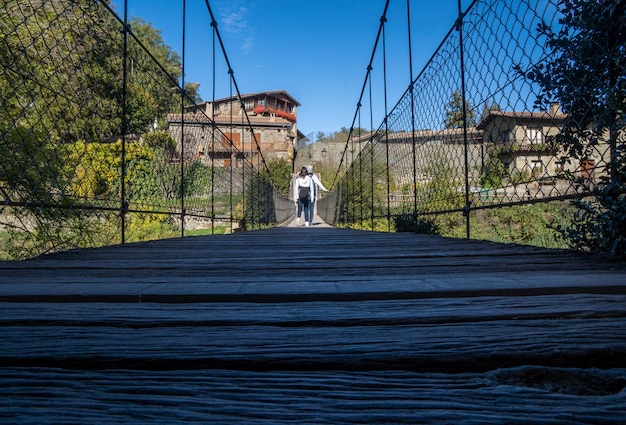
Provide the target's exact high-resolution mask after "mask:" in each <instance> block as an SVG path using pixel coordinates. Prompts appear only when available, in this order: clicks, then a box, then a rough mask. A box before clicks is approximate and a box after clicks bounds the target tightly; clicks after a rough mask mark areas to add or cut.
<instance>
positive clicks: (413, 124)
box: [318, 0, 624, 237]
mask: <svg viewBox="0 0 626 425" xmlns="http://www.w3.org/2000/svg"><path fill="white" fill-rule="evenodd" d="M566 3H567V4H566ZM569 3H571V2H563V1H557V0H548V1H541V2H536V1H525V0H519V1H514V2H511V1H502V0H476V1H474V2H472V4H471V5H470V6H469V7H468V8H467V10H466V11H465V12H462V11H461V7H460V2H459V18H458V20H457V22H455V23H454V25H453V26H452V28H451V29H450V31H449V32H448V34H447V36H446V37H445V38H444V40H443V41H442V43H441V44H440V46H439V48H438V49H437V51H436V52H435V53H434V54H433V56H432V57H431V58H430V60H429V61H428V63H427V64H426V65H425V66H424V68H423V69H422V70H421V72H420V73H419V75H417V77H415V78H414V79H412V81H411V84H410V85H409V87H408V88H407V90H406V92H405V93H404V94H403V96H402V97H401V98H400V99H399V101H398V102H397V103H396V104H395V107H393V109H392V110H391V111H390V112H389V113H387V114H386V116H385V118H384V120H383V122H382V123H380V125H379V127H378V128H377V129H375V130H373V131H371V132H367V133H362V132H361V130H360V128H361V125H360V121H359V122H358V125H357V119H358V120H360V116H361V114H363V115H365V114H367V113H368V111H367V108H368V107H369V108H370V111H371V108H372V107H373V105H372V102H371V96H369V100H368V96H367V90H365V87H367V84H368V82H370V81H371V79H372V71H371V66H370V67H368V72H367V75H366V78H365V80H366V84H364V91H363V93H362V96H361V99H360V100H359V103H358V106H357V113H356V114H355V120H354V121H353V126H352V128H351V132H350V134H349V136H348V140H347V141H346V145H345V146H346V147H345V149H344V153H343V157H342V160H341V166H340V167H339V169H338V170H337V174H336V176H335V179H334V185H333V193H331V194H330V195H329V196H327V197H326V198H325V199H322V200H320V202H319V205H318V214H319V215H320V216H321V217H323V218H324V219H325V220H326V221H328V222H330V223H335V224H339V225H344V226H352V227H357V228H364V229H376V230H394V229H395V230H400V228H402V227H404V228H406V227H408V228H409V229H414V230H415V229H417V227H419V225H420V223H421V224H424V223H426V224H428V222H429V221H430V220H431V219H432V220H434V219H435V217H456V218H454V219H448V220H456V221H457V222H462V223H458V224H462V225H464V226H465V227H466V234H467V237H470V230H471V229H470V214H474V213H475V212H476V211H479V210H485V209H494V208H500V207H504V206H516V205H525V204H538V203H547V202H550V201H561V200H569V199H580V198H581V197H584V196H586V195H591V194H592V193H593V191H594V190H596V189H597V188H598V187H600V186H601V184H602V183H606V182H607V181H608V180H607V179H608V178H609V174H610V170H611V169H614V168H615V167H616V166H617V165H616V163H615V161H613V162H612V161H611V152H612V151H613V152H614V153H615V143H613V149H611V144H612V143H611V140H613V141H615V140H617V145H622V148H623V144H624V136H623V135H624V123H623V120H622V121H621V126H620V124H619V116H618V121H617V122H618V124H617V125H616V127H617V129H615V134H617V135H619V137H613V138H611V137H608V136H607V135H606V133H608V131H605V135H604V136H603V135H602V129H601V128H600V130H599V131H598V132H596V133H594V132H589V136H588V139H587V140H579V141H580V142H581V144H583V145H584V146H583V148H581V149H579V152H578V153H575V152H573V151H572V150H571V149H569V148H568V147H567V146H566V145H565V144H564V138H563V134H562V129H563V128H564V127H567V126H569V127H570V128H571V127H572V124H571V120H572V118H573V116H572V114H570V112H571V105H572V104H571V102H570V103H567V102H566V103H565V105H563V104H562V102H564V99H562V98H560V97H559V96H554V97H552V98H548V97H547V96H546V87H545V85H543V86H542V85H541V84H539V81H538V78H537V76H536V75H537V70H541V69H545V66H546V65H545V64H546V62H547V61H550V60H552V59H554V48H555V45H554V44H552V45H550V44H549V42H548V41H547V38H546V28H550V29H551V30H552V31H555V32H557V33H558V31H560V30H562V28H563V27H562V22H563V21H562V19H563V17H564V14H563V10H564V8H566V7H571V5H569ZM578 3H584V2H578ZM592 3H594V2H592ZM601 3H602V2H601ZM605 3H611V2H605ZM408 6H409V2H407V13H409V8H408ZM609 6H610V5H609ZM615 7H617V5H616V4H614V8H613V9H615ZM385 10H386V9H385ZM569 13H570V14H571V13H572V12H571V10H570V11H569ZM409 22H410V20H409ZM385 25H389V23H387V20H386V17H385V15H384V14H383V17H382V18H381V28H382V31H383V34H384V26H385ZM395 25H399V23H397V22H396V23H395ZM575 31H577V29H572V30H571V32H575ZM578 31H580V29H578ZM409 34H410V24H409ZM409 40H410V39H409ZM381 46H382V48H381ZM598 48H600V46H598ZM587 53H588V54H592V52H587ZM607 54H608V55H609V56H611V55H612V59H611V60H613V61H614V60H615V58H616V56H615V55H619V54H620V53H619V50H618V51H615V52H613V53H611V54H609V53H608V52H607ZM384 55H385V49H384V37H383V38H382V45H381V44H380V43H379V44H378V45H375V47H374V53H373V54H372V57H373V58H374V57H376V56H377V57H381V56H382V59H381V61H383V63H384V61H385V56H384ZM607 62H611V61H607ZM370 65H371V62H370ZM621 70H622V71H623V70H624V69H623V68H622V69H621ZM380 72H385V68H384V67H382V70H381V68H380V67H379V73H380ZM411 72H412V71H411ZM622 75H623V72H622ZM588 77H589V78H590V80H589V81H588V84H589V85H591V86H593V85H594V84H596V85H597V84H599V85H603V82H602V81H600V80H599V79H598V81H593V78H596V77H595V76H594V75H589V76H588ZM385 78H386V76H384V77H383V80H385ZM598 78H599V77H598ZM569 83H571V82H570V81H565V82H563V84H569ZM384 84H386V81H385V83H384ZM616 87H618V88H619V84H618V83H617V81H616ZM381 90H382V89H381ZM619 90H621V91H620V92H619V93H621V95H622V99H623V93H624V89H623V88H621V89H619ZM551 94H552V93H551ZM537 99H542V100H543V103H542V104H538V103H537ZM598 100H599V101H601V97H598ZM594 108H596V105H593V104H587V109H588V111H587V112H588V114H593V113H594V112H595V111H594ZM370 114H371V112H370ZM618 115H619V114H618ZM357 129H358V130H357ZM565 142H567V141H565ZM354 152H356V154H354ZM613 157H614V158H615V159H616V158H617V155H615V154H614V155H613Z"/></svg>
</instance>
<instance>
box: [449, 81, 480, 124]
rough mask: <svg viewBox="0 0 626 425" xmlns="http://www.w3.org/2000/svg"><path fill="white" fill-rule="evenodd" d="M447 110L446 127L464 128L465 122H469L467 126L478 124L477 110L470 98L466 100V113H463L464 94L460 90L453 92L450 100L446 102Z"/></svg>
mask: <svg viewBox="0 0 626 425" xmlns="http://www.w3.org/2000/svg"><path fill="white" fill-rule="evenodd" d="M445 112H446V119H445V121H444V126H445V128H462V127H463V125H464V123H466V124H467V127H474V126H475V125H476V111H475V110H474V107H473V106H472V104H471V103H470V101H469V100H465V115H463V96H461V92H460V91H459V90H455V91H454V93H452V97H451V98H450V101H449V102H448V103H447V104H446V108H445Z"/></svg>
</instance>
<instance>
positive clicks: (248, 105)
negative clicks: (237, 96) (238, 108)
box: [243, 99, 254, 111]
mask: <svg viewBox="0 0 626 425" xmlns="http://www.w3.org/2000/svg"><path fill="white" fill-rule="evenodd" d="M243 104H244V105H245V107H246V111H247V110H249V109H253V108H254V99H246V100H244V101H243Z"/></svg>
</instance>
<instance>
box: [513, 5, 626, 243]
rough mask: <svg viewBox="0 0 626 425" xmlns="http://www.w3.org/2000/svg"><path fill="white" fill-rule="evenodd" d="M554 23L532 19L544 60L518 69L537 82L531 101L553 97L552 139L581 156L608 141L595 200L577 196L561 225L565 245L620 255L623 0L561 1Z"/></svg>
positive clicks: (625, 173)
mask: <svg viewBox="0 0 626 425" xmlns="http://www.w3.org/2000/svg"><path fill="white" fill-rule="evenodd" d="M559 10H560V12H561V13H562V17H561V19H560V21H559V24H560V28H558V29H553V28H552V27H550V26H549V25H547V24H546V23H542V24H540V25H539V28H538V31H539V34H540V35H542V36H544V37H545V38H546V46H547V50H548V51H547V52H546V54H545V55H544V56H545V57H546V60H545V62H540V63H537V64H535V65H534V66H532V67H531V68H530V69H529V70H528V71H524V70H522V69H521V68H520V67H518V72H520V73H521V74H522V75H524V76H525V77H526V78H528V79H530V80H532V81H534V82H536V83H538V84H539V86H540V87H541V92H540V94H539V95H538V97H537V102H536V103H537V105H538V106H540V107H543V108H545V107H547V105H548V104H549V103H551V102H554V101H558V102H560V104H561V106H562V108H563V111H564V112H565V113H567V118H566V119H565V122H564V124H563V128H562V129H561V132H560V133H559V134H558V135H556V136H555V137H554V141H555V142H556V143H557V144H558V145H560V146H562V147H563V149H564V150H565V151H566V152H568V153H569V155H570V156H571V157H573V158H575V159H578V160H584V159H585V158H586V157H587V156H588V155H589V152H591V151H592V150H594V149H596V148H597V147H598V145H599V144H600V143H602V142H604V141H607V139H608V145H609V150H610V162H609V163H607V164H606V168H605V171H606V173H605V176H604V177H602V178H601V179H600V184H598V185H597V186H595V187H593V188H592V190H593V194H594V197H595V199H594V201H591V202H587V201H582V200H581V201H577V205H578V206H579V208H581V214H579V215H578V216H577V218H576V219H575V220H574V223H573V226H572V227H571V228H570V229H568V230H567V236H568V237H569V238H570V241H571V242H572V244H573V245H574V246H575V247H577V248H579V249H585V250H590V251H599V252H607V253H609V254H611V255H625V254H626V165H625V162H626V161H625V159H626V146H625V145H626V135H625V127H626V114H625V111H626V72H625V70H626V31H625V30H624V28H626V2H624V1H615V0H561V1H560V2H559Z"/></svg>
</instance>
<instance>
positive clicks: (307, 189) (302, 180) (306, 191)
mask: <svg viewBox="0 0 626 425" xmlns="http://www.w3.org/2000/svg"><path fill="white" fill-rule="evenodd" d="M313 188H314V183H313V179H312V178H311V177H310V176H309V173H308V172H307V169H306V167H302V169H300V173H299V174H298V176H297V177H296V180H295V182H294V184H293V201H294V203H295V205H296V211H297V213H296V216H297V218H296V223H298V224H300V216H301V215H302V212H303V211H304V225H305V226H309V225H310V224H311V222H310V221H309V208H310V206H311V199H312V196H313V190H314V189H313Z"/></svg>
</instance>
